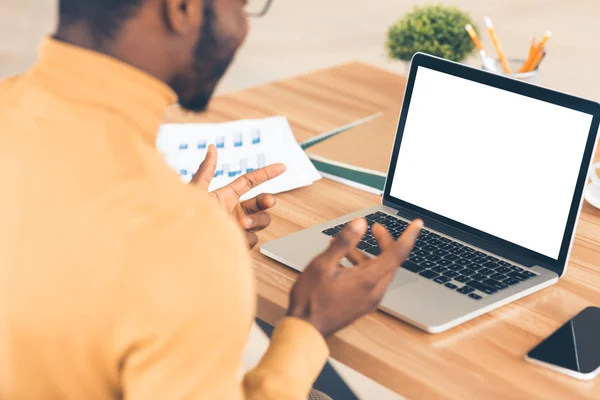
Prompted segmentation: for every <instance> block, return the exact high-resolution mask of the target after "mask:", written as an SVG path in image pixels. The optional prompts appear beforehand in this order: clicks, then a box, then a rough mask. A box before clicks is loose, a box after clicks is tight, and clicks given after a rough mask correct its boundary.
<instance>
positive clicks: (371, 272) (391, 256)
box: [361, 219, 423, 286]
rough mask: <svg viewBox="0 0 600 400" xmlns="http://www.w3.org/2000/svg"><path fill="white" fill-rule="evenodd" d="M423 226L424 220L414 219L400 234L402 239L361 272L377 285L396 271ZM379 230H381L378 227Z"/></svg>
mask: <svg viewBox="0 0 600 400" xmlns="http://www.w3.org/2000/svg"><path fill="white" fill-rule="evenodd" d="M422 228H423V221H422V220H420V219H417V220H414V221H413V222H412V223H411V224H410V225H409V226H408V228H406V230H405V231H404V233H403V234H402V236H400V239H398V240H397V241H396V242H395V243H393V244H391V245H390V246H389V247H388V248H387V249H386V250H384V251H383V252H382V253H381V256H379V257H378V258H377V259H375V260H373V263H371V264H370V265H369V266H367V268H363V269H362V270H361V272H362V273H363V274H364V278H365V279H366V282H367V283H369V282H370V283H371V284H372V285H373V286H375V285H376V284H377V283H378V281H379V280H381V279H382V278H383V277H385V276H386V275H387V274H390V273H395V272H396V270H397V269H398V268H399V267H400V265H402V263H404V262H405V261H406V259H407V258H408V256H409V255H410V252H411V250H412V248H413V247H414V245H415V242H416V241H417V238H418V237H419V235H420V234H421V229H422ZM377 231H380V230H379V229H377ZM379 233H383V232H379ZM382 236H383V235H382ZM384 240H385V239H384Z"/></svg>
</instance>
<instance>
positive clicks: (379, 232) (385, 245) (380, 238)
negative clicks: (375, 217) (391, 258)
mask: <svg viewBox="0 0 600 400" xmlns="http://www.w3.org/2000/svg"><path fill="white" fill-rule="evenodd" d="M372 231H373V236H375V239H376V240H377V244H378V245H379V247H380V248H381V250H382V251H386V250H387V249H389V248H390V247H391V246H393V245H394V243H396V241H395V240H394V237H393V236H392V235H390V233H389V232H388V230H387V229H385V227H384V226H383V225H380V224H374V225H373V228H372Z"/></svg>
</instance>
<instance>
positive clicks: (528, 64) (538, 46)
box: [519, 31, 552, 72]
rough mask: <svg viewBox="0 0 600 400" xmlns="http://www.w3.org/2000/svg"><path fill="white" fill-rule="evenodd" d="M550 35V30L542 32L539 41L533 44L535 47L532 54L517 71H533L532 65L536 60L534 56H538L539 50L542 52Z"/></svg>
mask: <svg viewBox="0 0 600 400" xmlns="http://www.w3.org/2000/svg"><path fill="white" fill-rule="evenodd" d="M551 37H552V32H551V31H547V32H546V33H545V34H544V36H543V37H542V39H541V40H540V42H539V43H538V44H536V45H535V49H534V50H533V56H532V57H529V59H528V60H527V62H526V63H525V64H524V65H523V66H522V67H521V69H520V70H519V72H529V71H533V70H534V69H535V66H534V65H533V64H534V62H535V61H536V60H535V58H536V57H537V56H538V54H539V53H540V52H543V50H544V46H545V45H546V43H548V40H550V38H551Z"/></svg>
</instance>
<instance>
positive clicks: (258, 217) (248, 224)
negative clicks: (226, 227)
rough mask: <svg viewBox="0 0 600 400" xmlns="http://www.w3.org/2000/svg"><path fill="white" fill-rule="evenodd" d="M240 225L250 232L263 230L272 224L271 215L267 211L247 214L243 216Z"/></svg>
mask: <svg viewBox="0 0 600 400" xmlns="http://www.w3.org/2000/svg"><path fill="white" fill-rule="evenodd" d="M240 225H241V226H242V228H244V229H245V230H247V231H250V232H258V231H262V230H263V229H265V228H267V227H268V226H269V225H271V216H270V215H269V214H268V213H266V212H260V213H258V214H251V215H245V216H243V217H242V219H241V221H240Z"/></svg>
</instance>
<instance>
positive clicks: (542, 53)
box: [527, 49, 546, 72]
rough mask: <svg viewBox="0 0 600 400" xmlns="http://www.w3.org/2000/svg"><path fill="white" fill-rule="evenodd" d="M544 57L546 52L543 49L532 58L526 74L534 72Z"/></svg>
mask: <svg viewBox="0 0 600 400" xmlns="http://www.w3.org/2000/svg"><path fill="white" fill-rule="evenodd" d="M545 55H546V52H545V51H544V50H543V49H542V50H541V51H540V52H538V54H537V55H536V56H535V57H534V59H533V62H532V63H531V67H530V69H529V71H527V72H531V71H535V70H536V68H537V67H538V66H539V65H540V63H541V62H542V60H543V59H544V56H545Z"/></svg>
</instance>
